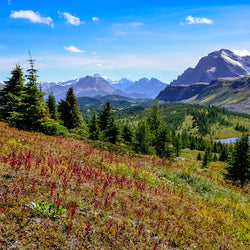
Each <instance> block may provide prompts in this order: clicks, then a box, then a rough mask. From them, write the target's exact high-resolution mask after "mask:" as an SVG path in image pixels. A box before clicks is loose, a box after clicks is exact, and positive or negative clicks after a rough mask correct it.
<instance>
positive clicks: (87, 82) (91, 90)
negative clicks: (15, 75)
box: [41, 76, 124, 101]
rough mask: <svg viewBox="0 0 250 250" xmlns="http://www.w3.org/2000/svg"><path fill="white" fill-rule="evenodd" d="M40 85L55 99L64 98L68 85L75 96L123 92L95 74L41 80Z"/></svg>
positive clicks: (120, 93) (119, 93) (118, 93)
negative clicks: (72, 78)
mask: <svg viewBox="0 0 250 250" xmlns="http://www.w3.org/2000/svg"><path fill="white" fill-rule="evenodd" d="M41 87H42V90H43V91H44V92H45V93H50V92H53V93H54V95H55V97H56V100H57V101H59V100H60V99H64V98H65V95H66V92H67V90H68V89H69V88H70V87H73V88H74V93H75V95H76V97H82V96H88V97H93V96H96V95H112V94H114V95H122V94H124V93H123V92H121V91H119V90H117V89H115V88H114V87H112V86H111V85H110V84H109V83H108V82H107V81H106V80H105V79H103V78H101V77H95V76H85V77H82V78H79V79H75V80H69V81H66V82H59V83H56V82H43V83H41Z"/></svg>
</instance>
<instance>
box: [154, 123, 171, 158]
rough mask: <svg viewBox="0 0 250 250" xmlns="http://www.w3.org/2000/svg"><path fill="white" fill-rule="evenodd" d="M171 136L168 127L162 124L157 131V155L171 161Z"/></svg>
mask: <svg viewBox="0 0 250 250" xmlns="http://www.w3.org/2000/svg"><path fill="white" fill-rule="evenodd" d="M170 143H171V136H170V132H169V130H168V127H167V125H166V124H165V123H163V122H161V123H160V125H159V127H158V129H157V131H156V144H155V149H156V153H157V155H159V156H160V157H163V158H167V159H171V157H172V154H171V153H172V152H171V148H170Z"/></svg>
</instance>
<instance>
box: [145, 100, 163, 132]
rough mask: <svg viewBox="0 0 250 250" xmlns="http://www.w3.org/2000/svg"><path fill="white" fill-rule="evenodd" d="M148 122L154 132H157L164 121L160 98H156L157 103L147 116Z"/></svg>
mask: <svg viewBox="0 0 250 250" xmlns="http://www.w3.org/2000/svg"><path fill="white" fill-rule="evenodd" d="M147 122H148V125H149V127H150V130H151V131H152V132H155V131H156V130H157V129H158V128H159V126H160V123H161V122H162V115H161V112H160V108H159V104H158V100H157V99H156V101H155V103H154V104H153V105H152V106H151V108H150V109H149V113H148V116H147Z"/></svg>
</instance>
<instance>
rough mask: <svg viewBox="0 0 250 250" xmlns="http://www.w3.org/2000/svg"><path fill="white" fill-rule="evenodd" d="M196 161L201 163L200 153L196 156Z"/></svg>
mask: <svg viewBox="0 0 250 250" xmlns="http://www.w3.org/2000/svg"><path fill="white" fill-rule="evenodd" d="M197 160H198V161H201V153H200V152H199V153H198V155H197Z"/></svg>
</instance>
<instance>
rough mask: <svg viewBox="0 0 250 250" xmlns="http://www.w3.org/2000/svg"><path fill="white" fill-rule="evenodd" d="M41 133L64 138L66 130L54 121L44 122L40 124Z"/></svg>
mask: <svg viewBox="0 0 250 250" xmlns="http://www.w3.org/2000/svg"><path fill="white" fill-rule="evenodd" d="M41 125H42V132H43V133H44V134H46V135H55V136H63V137H64V136H66V135H67V133H68V130H67V128H66V127H65V126H63V125H61V124H60V123H58V122H55V121H46V122H43V123H42V124H41Z"/></svg>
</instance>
